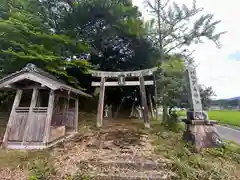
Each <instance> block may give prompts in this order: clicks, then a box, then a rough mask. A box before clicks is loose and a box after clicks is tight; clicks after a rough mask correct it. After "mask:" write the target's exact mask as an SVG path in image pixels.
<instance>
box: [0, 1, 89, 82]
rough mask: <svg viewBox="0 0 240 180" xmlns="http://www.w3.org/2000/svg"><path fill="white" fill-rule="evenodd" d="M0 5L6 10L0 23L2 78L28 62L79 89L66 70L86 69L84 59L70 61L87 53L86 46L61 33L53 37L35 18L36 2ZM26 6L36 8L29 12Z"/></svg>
mask: <svg viewBox="0 0 240 180" xmlns="http://www.w3.org/2000/svg"><path fill="white" fill-rule="evenodd" d="M1 3H2V4H1V7H3V8H4V10H5V13H4V15H2V16H1V20H0V40H1V43H0V49H1V52H0V69H1V76H4V75H6V74H9V73H12V72H15V71H17V70H19V69H21V68H22V67H23V66H25V65H26V64H27V63H34V64H36V65H37V66H39V67H40V68H43V69H45V70H47V71H50V72H52V73H54V74H55V75H57V76H59V77H61V78H63V79H64V80H66V82H67V83H70V84H71V85H73V86H75V87H79V84H78V81H77V79H76V78H75V77H73V76H70V75H69V74H68V73H67V69H69V68H74V67H77V68H79V70H80V71H83V72H86V71H87V70H88V68H89V64H88V62H87V61H86V60H84V59H79V58H77V57H76V58H73V57H75V55H79V53H81V52H82V53H86V52H88V48H87V45H86V44H84V43H83V42H78V41H75V40H72V39H71V38H70V37H68V36H66V35H64V34H55V33H54V32H53V31H52V29H51V28H50V27H49V26H48V25H47V24H45V23H44V21H43V19H42V17H41V16H38V12H40V9H39V8H40V6H39V4H38V1H37V0H32V1H21V0H15V1H6V2H5V4H4V3H3V2H1ZM29 7H34V8H35V9H31V10H30V9H29Z"/></svg>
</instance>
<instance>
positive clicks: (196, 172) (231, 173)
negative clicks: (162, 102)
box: [151, 122, 240, 180]
mask: <svg viewBox="0 0 240 180" xmlns="http://www.w3.org/2000/svg"><path fill="white" fill-rule="evenodd" d="M155 123H156V124H154V126H152V127H153V129H152V130H151V134H153V139H154V146H155V152H156V153H157V154H159V155H161V156H164V157H166V158H168V159H170V160H171V161H172V164H171V165H170V166H169V167H168V168H169V169H171V170H172V171H173V172H175V173H176V174H177V176H178V177H177V179H179V180H198V179H202V180H229V179H231V180H237V179H239V177H240V146H239V145H236V144H234V143H232V142H226V144H225V147H224V148H216V149H205V150H204V151H202V152H201V153H198V154H197V153H194V149H193V147H192V146H191V145H190V144H188V143H186V142H185V141H183V139H182V133H183V131H181V130H180V131H171V130H169V129H168V128H166V127H163V126H162V125H160V124H158V123H157V122H155Z"/></svg>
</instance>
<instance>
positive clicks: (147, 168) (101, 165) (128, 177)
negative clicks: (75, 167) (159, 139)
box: [79, 161, 175, 180]
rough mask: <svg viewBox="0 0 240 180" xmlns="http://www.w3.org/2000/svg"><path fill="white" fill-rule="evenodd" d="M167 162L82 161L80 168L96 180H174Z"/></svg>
mask: <svg viewBox="0 0 240 180" xmlns="http://www.w3.org/2000/svg"><path fill="white" fill-rule="evenodd" d="M167 166H168V164H167V163H166V162H161V163H160V162H159V163H156V162H154V161H145V162H144V163H143V162H142V161H82V162H80V163H79V168H80V169H81V171H82V172H84V173H85V174H87V176H88V177H90V178H92V179H94V180H95V179H96V180H147V179H149V180H170V179H171V180H172V179H175V175H174V174H170V173H169V172H168V171H166V170H165V168H167Z"/></svg>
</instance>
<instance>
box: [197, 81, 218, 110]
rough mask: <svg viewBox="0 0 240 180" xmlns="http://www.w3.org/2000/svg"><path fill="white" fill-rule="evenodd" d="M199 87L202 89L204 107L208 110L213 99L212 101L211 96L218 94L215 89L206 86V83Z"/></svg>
mask: <svg viewBox="0 0 240 180" xmlns="http://www.w3.org/2000/svg"><path fill="white" fill-rule="evenodd" d="M199 89H200V96H201V100H202V105H203V109H205V110H207V109H208V108H210V105H211V101H212V100H211V98H212V97H213V96H216V94H215V92H214V91H213V89H212V87H206V86H204V85H201V86H200V88H199Z"/></svg>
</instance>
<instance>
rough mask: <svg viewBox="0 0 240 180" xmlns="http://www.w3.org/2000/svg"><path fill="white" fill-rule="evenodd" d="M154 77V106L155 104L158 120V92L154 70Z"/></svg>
mask: <svg viewBox="0 0 240 180" xmlns="http://www.w3.org/2000/svg"><path fill="white" fill-rule="evenodd" d="M153 78H154V91H155V92H154V93H155V106H156V119H157V120H158V92H157V78H156V72H154V74H153Z"/></svg>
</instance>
